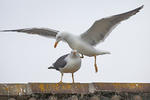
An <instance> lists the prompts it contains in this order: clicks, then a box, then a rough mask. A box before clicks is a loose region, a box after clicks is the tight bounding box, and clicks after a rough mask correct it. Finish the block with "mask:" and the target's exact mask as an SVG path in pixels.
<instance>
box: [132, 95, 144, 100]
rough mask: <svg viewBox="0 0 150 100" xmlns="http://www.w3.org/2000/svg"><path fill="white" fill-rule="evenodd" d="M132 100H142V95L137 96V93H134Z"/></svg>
mask: <svg viewBox="0 0 150 100" xmlns="http://www.w3.org/2000/svg"><path fill="white" fill-rule="evenodd" d="M133 100H143V99H142V97H141V96H139V95H135V96H134V97H133Z"/></svg>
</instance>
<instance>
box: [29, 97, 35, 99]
mask: <svg viewBox="0 0 150 100" xmlns="http://www.w3.org/2000/svg"><path fill="white" fill-rule="evenodd" d="M29 100H37V99H36V98H34V97H31V98H29Z"/></svg>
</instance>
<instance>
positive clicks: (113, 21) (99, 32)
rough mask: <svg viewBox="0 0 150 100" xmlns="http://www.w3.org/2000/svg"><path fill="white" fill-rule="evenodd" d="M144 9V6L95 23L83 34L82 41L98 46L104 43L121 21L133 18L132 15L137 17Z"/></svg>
mask: <svg viewBox="0 0 150 100" xmlns="http://www.w3.org/2000/svg"><path fill="white" fill-rule="evenodd" d="M142 8H143V6H141V7H138V8H136V9H134V10H131V11H129V12H126V13H122V14H118V15H114V16H111V17H107V18H102V19H100V20H97V21H95V23H94V24H93V25H92V26H91V27H90V28H89V29H88V30H87V31H86V32H85V33H83V34H81V39H83V40H84V41H86V42H87V43H89V44H90V45H96V44H98V43H99V42H102V41H104V40H105V38H106V37H107V36H108V35H109V33H110V32H111V31H112V30H113V29H114V28H115V27H116V26H117V25H118V24H119V23H120V22H121V21H124V20H126V19H128V18H129V17H131V16H132V15H135V14H136V13H137V12H139V10H140V9H142Z"/></svg>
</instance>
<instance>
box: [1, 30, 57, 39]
mask: <svg viewBox="0 0 150 100" xmlns="http://www.w3.org/2000/svg"><path fill="white" fill-rule="evenodd" d="M1 32H23V33H28V34H37V35H41V36H45V37H53V38H55V37H56V35H57V33H58V32H59V31H56V30H52V29H47V28H25V29H15V30H2V31H1Z"/></svg>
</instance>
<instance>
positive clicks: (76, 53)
mask: <svg viewBox="0 0 150 100" xmlns="http://www.w3.org/2000/svg"><path fill="white" fill-rule="evenodd" d="M70 54H71V57H79V58H80V55H79V53H78V51H77V50H72V51H71V53H70Z"/></svg>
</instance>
